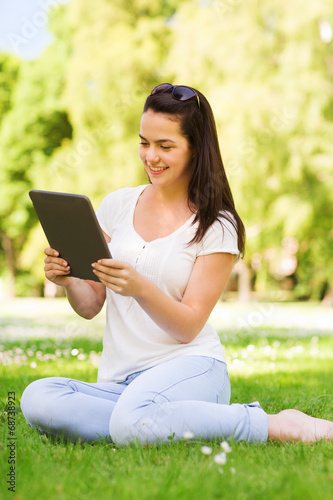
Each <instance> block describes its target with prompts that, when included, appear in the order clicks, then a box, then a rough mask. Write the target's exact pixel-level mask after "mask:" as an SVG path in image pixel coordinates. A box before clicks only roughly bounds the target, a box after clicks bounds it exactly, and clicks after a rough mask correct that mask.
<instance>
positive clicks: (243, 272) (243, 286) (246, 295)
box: [237, 260, 251, 302]
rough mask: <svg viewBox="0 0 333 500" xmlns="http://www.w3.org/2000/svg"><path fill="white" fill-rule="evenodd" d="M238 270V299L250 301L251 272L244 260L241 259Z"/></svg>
mask: <svg viewBox="0 0 333 500" xmlns="http://www.w3.org/2000/svg"><path fill="white" fill-rule="evenodd" d="M237 270H238V300H239V301H240V302H249V301H250V298H251V273H250V269H249V268H248V266H247V264H246V263H245V262H244V260H240V261H239V262H238V266H237Z"/></svg>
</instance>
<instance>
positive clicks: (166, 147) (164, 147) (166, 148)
mask: <svg viewBox="0 0 333 500" xmlns="http://www.w3.org/2000/svg"><path fill="white" fill-rule="evenodd" d="M161 148H162V149H164V150H166V151H167V150H168V149H171V148H170V146H161Z"/></svg>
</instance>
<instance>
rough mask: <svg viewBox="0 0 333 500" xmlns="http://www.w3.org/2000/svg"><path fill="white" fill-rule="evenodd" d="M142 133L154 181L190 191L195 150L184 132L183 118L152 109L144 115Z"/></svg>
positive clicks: (142, 145) (142, 148) (145, 159)
mask: <svg viewBox="0 0 333 500" xmlns="http://www.w3.org/2000/svg"><path fill="white" fill-rule="evenodd" d="M139 135H140V138H141V143H140V158H141V160H142V163H143V164H144V167H145V170H146V172H147V173H148V175H149V179H150V181H151V183H152V184H153V185H156V186H159V187H166V186H171V185H174V186H179V187H184V188H185V189H186V190H187V187H188V184H189V181H190V164H191V161H192V158H193V150H192V149H191V147H190V145H189V143H188V141H187V139H186V137H184V136H183V135H182V133H181V131H180V123H179V121H178V120H177V121H176V120H170V118H169V117H168V115H165V114H162V113H154V112H153V111H152V110H150V109H149V110H148V111H146V112H145V113H143V115H142V119H141V127H140V134H139Z"/></svg>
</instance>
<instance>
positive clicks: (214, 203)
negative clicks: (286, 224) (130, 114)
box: [143, 89, 245, 255]
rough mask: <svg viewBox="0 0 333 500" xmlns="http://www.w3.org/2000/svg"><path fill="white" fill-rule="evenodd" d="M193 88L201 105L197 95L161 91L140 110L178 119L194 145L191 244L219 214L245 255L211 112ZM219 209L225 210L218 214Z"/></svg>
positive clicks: (239, 223) (183, 131) (243, 236)
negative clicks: (181, 98)
mask: <svg viewBox="0 0 333 500" xmlns="http://www.w3.org/2000/svg"><path fill="white" fill-rule="evenodd" d="M194 90H195V91H196V92H197V93H198V95H199V99H200V108H199V106H198V102H197V99H196V98H193V99H189V100H187V101H178V100H176V99H174V98H173V97H172V94H171V92H161V93H158V94H154V95H150V96H148V97H147V99H146V102H145V105H144V108H143V112H144V113H145V112H146V111H148V109H151V110H152V111H154V112H155V113H163V114H166V115H170V119H175V120H177V121H179V122H180V129H181V132H182V134H183V135H184V136H185V137H186V138H187V140H188V142H189V144H190V146H191V147H192V148H193V153H194V157H193V161H192V164H191V171H192V175H191V179H190V183H189V186H188V204H189V207H190V209H191V210H192V211H193V207H195V211H196V216H195V219H194V222H193V223H196V222H199V224H198V229H197V232H196V234H195V236H194V238H193V240H192V241H191V243H194V242H199V241H200V240H201V239H202V238H203V236H204V234H205V233H206V231H207V229H208V228H209V227H210V226H211V225H212V224H213V222H215V221H216V220H217V218H218V217H219V216H222V218H224V219H226V220H228V221H229V222H231V224H232V225H233V226H234V227H235V229H236V231H237V235H238V249H239V251H240V254H241V255H244V250H245V228H244V224H243V222H242V220H241V218H240V217H239V215H238V213H237V211H236V208H235V203H234V199H233V196H232V193H231V189H230V186H229V182H228V179H227V176H226V172H225V169H224V165H223V161H222V156H221V151H220V147H219V142H218V137H217V130H216V124H215V119H214V115H213V112H212V109H211V107H210V104H209V102H208V101H207V99H206V98H205V96H204V95H203V94H202V93H201V92H199V91H198V90H196V89H194ZM221 211H225V212H224V213H222V214H220V212H221ZM230 214H231V215H230Z"/></svg>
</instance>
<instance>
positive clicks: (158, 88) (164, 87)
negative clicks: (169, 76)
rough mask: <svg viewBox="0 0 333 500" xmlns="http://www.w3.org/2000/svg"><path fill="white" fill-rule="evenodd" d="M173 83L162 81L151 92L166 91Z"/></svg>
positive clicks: (152, 93) (151, 93)
mask: <svg viewBox="0 0 333 500" xmlns="http://www.w3.org/2000/svg"><path fill="white" fill-rule="evenodd" d="M172 87H173V85H171V83H161V85H157V86H156V87H154V88H153V90H152V91H151V92H150V95H154V94H159V93H160V92H165V91H166V90H170V89H172Z"/></svg>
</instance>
